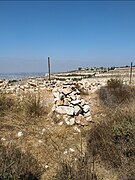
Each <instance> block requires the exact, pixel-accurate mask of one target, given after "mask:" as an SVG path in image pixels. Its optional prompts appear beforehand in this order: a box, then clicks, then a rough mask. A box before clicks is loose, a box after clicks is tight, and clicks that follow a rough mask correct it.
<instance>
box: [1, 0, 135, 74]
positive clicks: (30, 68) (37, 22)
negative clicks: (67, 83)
mask: <svg viewBox="0 0 135 180" xmlns="http://www.w3.org/2000/svg"><path fill="white" fill-rule="evenodd" d="M134 19H135V2H133V1H118V2H117V1H95V2H94V1H65V2H64V1H50V2H49V1H39V2H38V1H28V2H27V1H0V27H1V28H0V73H19V72H47V57H48V56H49V57H50V58H51V71H52V72H63V71H69V70H74V69H77V68H78V67H111V66H124V65H130V62H131V61H132V62H133V63H134V57H135V51H134V47H135V35H134V32H135V20H134Z"/></svg>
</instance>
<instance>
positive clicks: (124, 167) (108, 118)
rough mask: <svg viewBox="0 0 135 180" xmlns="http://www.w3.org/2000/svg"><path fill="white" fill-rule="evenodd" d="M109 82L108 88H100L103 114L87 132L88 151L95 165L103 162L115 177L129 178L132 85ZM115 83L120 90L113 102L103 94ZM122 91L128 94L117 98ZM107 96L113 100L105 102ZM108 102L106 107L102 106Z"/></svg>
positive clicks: (134, 114)
mask: <svg viewBox="0 0 135 180" xmlns="http://www.w3.org/2000/svg"><path fill="white" fill-rule="evenodd" d="M112 82H113V83H114V84H113V83H112ZM109 83H110V81H109V82H108V87H103V88H104V97H105V99H102V98H103V94H102V95H101V94H99V98H100V99H102V101H103V102H104V103H101V106H103V109H104V110H103V113H104V115H105V116H101V119H102V120H100V122H99V123H98V124H96V125H95V127H93V128H92V129H91V130H90V131H89V132H88V134H87V147H88V152H89V153H90V155H92V154H93V155H94V157H95V159H96V160H97V161H98V164H99V163H100V164H103V166H104V167H105V168H106V169H108V170H109V169H113V170H114V171H116V172H117V173H118V176H117V179H121V180H123V179H125V180H129V179H130V180H131V179H135V173H134V169H135V153H134V152H135V103H134V100H135V97H134V94H133V91H132V90H133V88H132V87H127V86H126V90H125V87H124V86H123V84H121V82H119V81H118V82H117V81H116V84H115V82H114V81H112V80H111V83H112V84H113V87H112V84H109ZM115 85H116V87H117V88H118V91H119V93H120V92H121V93H122V94H119V93H118V94H117V101H113V100H114V99H113V96H111V95H110V94H109V95H108V94H106V93H108V91H109V93H114V91H115V90H116V89H115V87H114V86H115ZM110 88H111V89H110ZM112 88H113V89H114V91H113V90H112ZM123 89H124V90H123ZM102 90H103V89H102ZM127 90H128V92H127ZM125 91H126V93H127V94H128V95H127V94H126V98H125V99H121V98H123V97H124V95H125V94H123V93H124V92H125ZM106 95H108V97H107V96H106ZM113 95H114V94H113ZM115 95H116V94H115ZM106 97H107V99H106ZM115 97H116V96H115ZM131 97H132V99H130V98H131ZM108 99H111V101H113V103H110V101H109V102H106V101H107V100H108ZM108 104H109V106H106V105H108Z"/></svg>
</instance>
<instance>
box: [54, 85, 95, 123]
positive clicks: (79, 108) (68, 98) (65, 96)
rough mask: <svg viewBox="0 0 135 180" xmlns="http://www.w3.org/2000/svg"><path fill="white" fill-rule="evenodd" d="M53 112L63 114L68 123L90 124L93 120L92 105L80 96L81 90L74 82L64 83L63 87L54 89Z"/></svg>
mask: <svg viewBox="0 0 135 180" xmlns="http://www.w3.org/2000/svg"><path fill="white" fill-rule="evenodd" d="M52 92H53V96H54V106H53V108H52V111H53V112H56V113H58V114H61V115H63V119H64V121H65V123H66V124H67V125H74V124H80V125H88V122H90V121H92V118H91V112H90V106H89V105H88V102H86V101H85V100H84V99H82V98H81V96H80V91H79V90H78V89H77V88H76V87H75V85H73V84H72V83H71V84H70V83H64V84H63V87H55V88H54V89H53V91H52Z"/></svg>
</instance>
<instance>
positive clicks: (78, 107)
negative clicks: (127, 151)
mask: <svg viewBox="0 0 135 180" xmlns="http://www.w3.org/2000/svg"><path fill="white" fill-rule="evenodd" d="M81 112H82V109H81V108H80V106H78V105H76V106H74V114H75V115H76V116H78V115H79V114H80V113H81Z"/></svg>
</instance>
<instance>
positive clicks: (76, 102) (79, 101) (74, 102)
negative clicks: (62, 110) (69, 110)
mask: <svg viewBox="0 0 135 180" xmlns="http://www.w3.org/2000/svg"><path fill="white" fill-rule="evenodd" d="M80 103H81V100H74V101H71V104H73V105H77V104H80Z"/></svg>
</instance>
